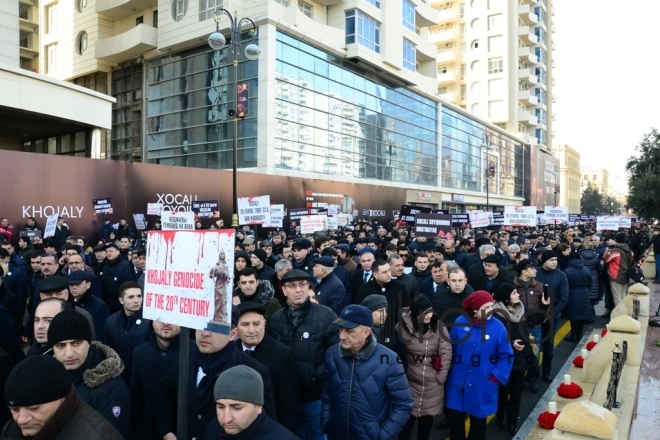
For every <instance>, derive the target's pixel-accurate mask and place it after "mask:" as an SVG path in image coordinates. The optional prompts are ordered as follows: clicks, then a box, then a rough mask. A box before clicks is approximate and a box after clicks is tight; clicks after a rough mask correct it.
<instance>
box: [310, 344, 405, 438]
mask: <svg viewBox="0 0 660 440" xmlns="http://www.w3.org/2000/svg"><path fill="white" fill-rule="evenodd" d="M396 357H397V354H396V353H394V352H393V351H391V350H389V349H388V348H386V347H384V346H382V345H380V344H378V343H377V342H376V339H375V338H374V336H373V334H372V335H371V336H370V337H369V339H367V343H366V344H365V346H364V347H363V348H362V349H361V350H360V351H359V352H358V353H357V354H356V355H355V356H354V355H353V354H352V353H351V352H350V351H348V350H344V349H342V348H341V344H337V345H333V346H332V347H330V348H329V349H328V351H327V352H326V354H325V368H326V379H325V381H324V382H323V396H322V410H321V427H322V428H323V432H325V433H326V434H327V435H328V440H348V439H350V440H390V439H395V438H396V437H397V435H398V434H399V432H400V431H401V430H402V429H403V427H404V426H405V424H406V423H407V422H408V419H409V418H410V413H411V412H412V409H413V401H412V394H411V392H410V386H409V385H408V380H407V379H406V375H405V374H404V372H403V367H402V365H401V364H399V363H398V362H397V361H396Z"/></svg>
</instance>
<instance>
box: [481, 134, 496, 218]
mask: <svg viewBox="0 0 660 440" xmlns="http://www.w3.org/2000/svg"><path fill="white" fill-rule="evenodd" d="M484 148H485V149H486V170H485V171H486V211H490V177H491V176H490V159H489V158H488V152H489V151H490V150H492V149H493V144H492V142H491V141H490V135H489V134H488V133H487V132H486V131H484V134H483V136H482V138H481V149H482V150H483V149H484ZM494 174H495V170H494V169H493V175H494Z"/></svg>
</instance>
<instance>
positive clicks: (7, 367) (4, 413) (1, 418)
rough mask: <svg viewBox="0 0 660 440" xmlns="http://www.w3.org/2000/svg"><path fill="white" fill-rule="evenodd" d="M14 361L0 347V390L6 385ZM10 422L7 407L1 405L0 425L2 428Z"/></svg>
mask: <svg viewBox="0 0 660 440" xmlns="http://www.w3.org/2000/svg"><path fill="white" fill-rule="evenodd" d="M14 365H15V364H14V361H13V360H12V358H11V356H9V353H7V350H5V349H4V348H2V347H0V389H2V390H4V389H5V383H7V378H8V377H9V373H11V370H12V369H13V368H14ZM9 420H11V413H10V412H9V407H8V406H7V405H2V408H0V425H2V426H4V425H5V423H7V422H8V421H9Z"/></svg>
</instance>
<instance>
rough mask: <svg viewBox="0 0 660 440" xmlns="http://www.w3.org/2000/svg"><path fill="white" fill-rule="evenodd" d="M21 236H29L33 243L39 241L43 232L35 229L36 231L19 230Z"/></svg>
mask: <svg viewBox="0 0 660 440" xmlns="http://www.w3.org/2000/svg"><path fill="white" fill-rule="evenodd" d="M18 236H19V237H27V238H29V239H30V241H31V242H32V244H35V243H39V241H40V240H41V238H42V236H43V232H42V231H40V230H38V229H37V230H35V231H19V232H18Z"/></svg>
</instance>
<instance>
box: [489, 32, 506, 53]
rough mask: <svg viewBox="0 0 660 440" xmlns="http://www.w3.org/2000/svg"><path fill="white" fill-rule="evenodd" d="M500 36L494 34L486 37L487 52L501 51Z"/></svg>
mask: <svg viewBox="0 0 660 440" xmlns="http://www.w3.org/2000/svg"><path fill="white" fill-rule="evenodd" d="M502 41H503V39H502V36H501V35H496V36H494V37H488V52H500V51H502Z"/></svg>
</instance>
